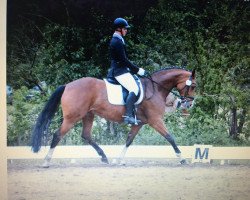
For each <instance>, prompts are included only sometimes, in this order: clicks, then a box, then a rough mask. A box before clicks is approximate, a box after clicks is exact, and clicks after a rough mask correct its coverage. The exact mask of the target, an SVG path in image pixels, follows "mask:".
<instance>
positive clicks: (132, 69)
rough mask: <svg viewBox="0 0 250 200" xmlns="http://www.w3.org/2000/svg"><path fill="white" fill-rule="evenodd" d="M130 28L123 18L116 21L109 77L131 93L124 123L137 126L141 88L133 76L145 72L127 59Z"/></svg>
mask: <svg viewBox="0 0 250 200" xmlns="http://www.w3.org/2000/svg"><path fill="white" fill-rule="evenodd" d="M128 28H130V26H129V24H128V22H127V21H126V20H125V19H123V18H117V19H115V21H114V30H115V32H114V34H113V37H112V39H111V42H110V56H111V68H110V70H109V72H108V77H114V78H115V79H116V80H117V81H118V82H119V83H120V84H121V85H122V86H123V87H124V88H126V89H127V90H128V91H129V95H128V97H127V99H126V105H125V107H126V112H125V116H124V122H125V123H127V124H136V123H137V122H136V119H135V118H134V117H133V108H134V103H135V101H136V96H137V95H138V93H139V87H138V85H137V84H136V81H135V79H134V77H133V76H132V74H136V73H137V74H138V75H140V76H144V75H145V70H144V69H142V68H139V67H137V66H136V65H134V64H133V63H132V62H130V61H129V60H128V58H127V53H126V48H125V41H124V39H123V37H124V36H125V35H126V34H127V31H128Z"/></svg>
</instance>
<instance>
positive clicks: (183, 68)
mask: <svg viewBox="0 0 250 200" xmlns="http://www.w3.org/2000/svg"><path fill="white" fill-rule="evenodd" d="M171 69H180V70H185V71H187V72H191V71H190V70H188V69H186V68H185V67H178V66H171V67H165V68H162V69H159V70H156V71H154V72H153V74H154V73H157V72H161V71H165V70H171Z"/></svg>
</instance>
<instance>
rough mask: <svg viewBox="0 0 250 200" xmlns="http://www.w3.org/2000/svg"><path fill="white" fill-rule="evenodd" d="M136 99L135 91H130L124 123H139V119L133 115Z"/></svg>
mask: <svg viewBox="0 0 250 200" xmlns="http://www.w3.org/2000/svg"><path fill="white" fill-rule="evenodd" d="M135 101H136V95H135V93H134V92H130V93H129V95H128V97H127V100H126V105H125V107H126V112H125V116H123V117H124V123H126V124H138V121H137V120H136V119H135V118H134V116H133V108H134V104H135Z"/></svg>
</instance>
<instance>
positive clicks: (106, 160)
mask: <svg viewBox="0 0 250 200" xmlns="http://www.w3.org/2000/svg"><path fill="white" fill-rule="evenodd" d="M101 161H102V162H103V163H106V164H109V161H108V159H107V158H102V159H101Z"/></svg>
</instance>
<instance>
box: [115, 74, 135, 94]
mask: <svg viewBox="0 0 250 200" xmlns="http://www.w3.org/2000/svg"><path fill="white" fill-rule="evenodd" d="M115 79H116V80H117V81H118V82H119V83H120V84H121V85H122V86H123V87H125V88H126V89H127V90H128V91H129V93H130V92H134V93H135V95H136V96H137V95H138V93H139V88H138V86H137V84H136V81H135V79H134V77H133V76H132V75H131V74H130V73H125V74H122V75H120V76H116V77H115Z"/></svg>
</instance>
